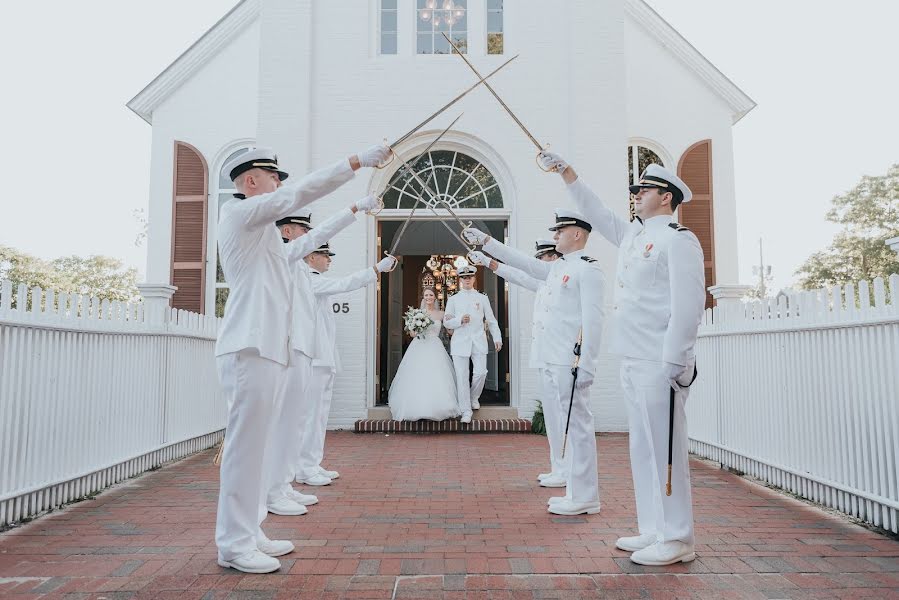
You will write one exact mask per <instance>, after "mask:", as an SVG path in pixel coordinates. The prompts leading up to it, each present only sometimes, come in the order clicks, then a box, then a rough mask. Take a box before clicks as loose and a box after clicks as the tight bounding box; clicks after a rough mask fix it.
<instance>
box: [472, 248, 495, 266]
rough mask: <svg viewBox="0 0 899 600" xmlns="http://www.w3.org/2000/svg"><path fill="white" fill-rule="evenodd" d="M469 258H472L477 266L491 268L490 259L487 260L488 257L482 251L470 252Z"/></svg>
mask: <svg viewBox="0 0 899 600" xmlns="http://www.w3.org/2000/svg"><path fill="white" fill-rule="evenodd" d="M468 258H470V259H471V262H473V263H474V264H476V265H481V266H482V267H490V259H489V258H487V255H486V254H484V253H483V252H481V251H480V250H473V251H471V252H469V253H468Z"/></svg>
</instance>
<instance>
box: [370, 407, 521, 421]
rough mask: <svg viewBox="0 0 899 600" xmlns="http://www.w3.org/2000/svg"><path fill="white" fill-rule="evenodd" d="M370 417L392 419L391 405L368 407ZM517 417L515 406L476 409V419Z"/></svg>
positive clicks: (376, 419) (375, 419) (377, 419)
mask: <svg viewBox="0 0 899 600" xmlns="http://www.w3.org/2000/svg"><path fill="white" fill-rule="evenodd" d="M368 418H369V419H370V420H372V421H390V420H391V419H392V418H393V416H392V415H391V414H390V408H389V407H387V406H376V407H374V408H369V409H368ZM517 418H518V409H517V408H515V407H513V406H481V408H480V409H478V410H476V411H474V420H485V419H517Z"/></svg>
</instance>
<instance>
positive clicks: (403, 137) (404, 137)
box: [377, 54, 518, 169]
mask: <svg viewBox="0 0 899 600" xmlns="http://www.w3.org/2000/svg"><path fill="white" fill-rule="evenodd" d="M516 58H518V55H517V54H516V55H515V56H513V57H512V58H510V59H509V60H507V61H506V62H504V63H503V64H501V65H500V66H498V67H497V68H495V69H494V70H493V71H491V72H490V73H488V74H487V76H486V77H481V76H480V75H478V77H480V80H479V81H477V82H476V83H475V84H474V85H472V86H471V87H469V88H468V89H466V90H465V91H464V92H462V93H461V94H459V95H458V96H456V97H455V98H453V99H452V100H450V101H449V102H447V103H446V104H444V105H443V106H442V107H441V108H440V109H438V110H437V112H435V113H433V114H432V115H430V116H429V117H428V118H427V119H425V120H424V121H422V122H421V123H419V124H418V125H416V126H415V127H413V128H412V129H410V130H409V131H407V132H406V133H405V134H403V135H401V136H400V137H399V138H397V139H396V140H394V142H393V143H392V144H387V147H388V148H390V150H391V152H392V153H393V154H392V156H391V158H390V160H388V161H387V162H384V163H381V164H379V165H378V167H377V168H379V169H383V168H384V167H386V166H387V165H389V164H390V163H391V162H393V157H394V156H396V153H395V152H393V149H394V148H396V147H397V146H399V145H400V144H402V143H403V142H405V141H406V140H407V139H409V138H410V137H411V136H412V135H413V134H414V133H415V132H416V131H418V130H419V129H421V128H422V127H424V126H425V125H427V124H428V123H430V122H431V121H433V120H434V119H435V118H436V117H437V116H439V115H440V114H441V113H443V111H445V110H446V109H448V108H449V107H451V106H452V105H453V104H455V103H456V102H458V101H459V100H461V99H462V98H464V97H465V96H466V95H468V93H469V92H470V91H472V90H473V89H475V88H476V87H478V86H479V85H481V84H482V83H483V84H484V85H487V80H488V79H489V78H491V77H493V76H494V75H495V74H496V73H497V72H499V70H500V69H502V68H503V67H505V66H506V65H508V64H509V63H510V62H512V61H513V60H515V59H516Z"/></svg>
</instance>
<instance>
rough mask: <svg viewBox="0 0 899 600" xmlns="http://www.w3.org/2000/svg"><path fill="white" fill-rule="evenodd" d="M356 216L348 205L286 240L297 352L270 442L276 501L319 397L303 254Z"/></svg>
mask: <svg viewBox="0 0 899 600" xmlns="http://www.w3.org/2000/svg"><path fill="white" fill-rule="evenodd" d="M355 220H356V215H355V214H354V213H353V211H352V210H351V209H349V208H346V209H343V210H341V211H339V212H338V213H336V214H334V215H332V216H331V217H329V218H327V219H325V220H324V221H322V222H321V224H319V225H317V226H315V227H314V228H312V229H311V230H309V232H308V233H306V234H305V235H303V236H300V237H298V238H297V239H295V240H293V241H291V242H290V243H288V244H287V245H286V249H287V254H288V258H289V261H290V263H291V277H292V283H293V303H292V306H291V311H292V317H291V322H292V324H291V333H290V344H291V352H292V357H291V364H290V366H289V367H288V369H287V383H286V385H285V386H284V387H283V389H282V394H283V395H282V402H281V412H280V415H279V417H278V419H277V422H276V424H275V431H274V434H273V437H272V442H271V443H272V445H273V447H274V448H275V452H273V453H272V455H271V460H272V462H271V466H270V468H271V469H272V472H273V479H272V482H271V485H270V487H269V490H268V496H269V498H268V499H269V500H275V499H276V498H277V497H278V496H279V495H282V494H283V493H284V492H285V491H286V490H287V489H289V488H290V484H291V482H292V481H293V478H294V477H295V476H296V464H297V458H296V457H297V455H298V454H299V451H300V446H301V444H302V438H303V434H304V432H305V431H306V429H307V425H308V419H309V417H310V415H311V414H312V412H313V410H314V406H315V404H316V402H317V398H316V397H315V396H313V395H310V389H309V388H310V385H311V382H312V369H313V362H312V359H313V358H314V357H315V355H316V354H315V352H316V344H317V340H318V338H319V337H320V336H321V331H320V330H319V327H318V321H317V309H316V302H315V293H314V291H313V288H312V279H311V276H310V272H311V270H310V268H309V265H307V264H306V261H304V260H303V259H304V258H305V257H307V256H309V255H310V254H312V253H313V252H315V251H316V250H317V249H318V248H319V247H320V246H321V245H322V244H324V243H326V242H328V240H330V239H331V238H332V237H334V236H335V235H337V233H338V232H340V231H341V230H342V229H344V228H345V227H347V226H348V225H350V224H351V223H353V222H354V221H355Z"/></svg>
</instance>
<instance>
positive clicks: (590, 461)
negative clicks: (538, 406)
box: [543, 365, 599, 504]
mask: <svg viewBox="0 0 899 600" xmlns="http://www.w3.org/2000/svg"><path fill="white" fill-rule="evenodd" d="M573 381H574V377H572V375H571V367H561V366H557V365H548V366H547V367H546V368H545V369H543V393H544V396H543V397H544V399H545V405H555V406H556V407H557V409H556V410H557V411H558V417H559V421H560V422H559V425H560V430H561V431H562V434H563V435H564V432H565V424H566V422H567V421H568V407H569V404H570V405H571V421H570V425H569V429H568V443H567V444H566V446H565V458H564V459H562V458H561V442H560V444H559V445H560V449H559V454H560V456H559V462H560V467H559V468H560V469H561V470H562V474H563V475H564V476H565V477H566V478H567V480H568V485H567V486H566V489H565V497H566V498H568V499H569V500H571V501H572V502H575V503H578V504H579V503H586V502H599V475H598V471H597V464H596V428H595V426H594V424H593V413H592V412H591V411H590V389H589V388H575V390H574V400H573V402H572V398H571V385H572V383H573Z"/></svg>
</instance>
